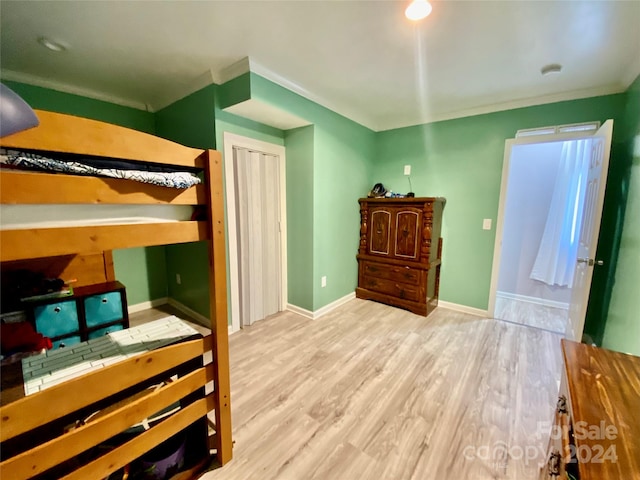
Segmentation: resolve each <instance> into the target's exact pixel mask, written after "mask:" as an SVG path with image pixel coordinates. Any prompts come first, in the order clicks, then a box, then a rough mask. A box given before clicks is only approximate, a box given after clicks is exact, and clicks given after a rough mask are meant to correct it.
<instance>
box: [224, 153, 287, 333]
mask: <svg viewBox="0 0 640 480" xmlns="http://www.w3.org/2000/svg"><path fill="white" fill-rule="evenodd" d="M279 161H280V159H279V157H277V156H275V155H268V154H265V153H262V152H256V151H252V150H249V149H246V148H240V147H233V169H234V173H235V180H236V181H235V190H236V225H237V226H238V230H237V233H238V237H237V242H238V243H237V246H238V256H237V261H238V273H239V279H238V280H239V286H240V292H239V299H240V312H239V313H240V325H241V326H248V325H251V324H253V323H254V322H256V321H257V320H261V319H263V318H265V317H268V316H269V315H272V314H274V313H277V312H279V311H280V310H282V306H281V305H280V228H279V225H280V198H279V192H280V179H279V176H278V173H279V171H280V169H279V165H278V164H279Z"/></svg>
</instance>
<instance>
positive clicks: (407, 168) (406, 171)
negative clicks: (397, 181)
mask: <svg viewBox="0 0 640 480" xmlns="http://www.w3.org/2000/svg"><path fill="white" fill-rule="evenodd" d="M404 174H405V175H411V165H405V166H404Z"/></svg>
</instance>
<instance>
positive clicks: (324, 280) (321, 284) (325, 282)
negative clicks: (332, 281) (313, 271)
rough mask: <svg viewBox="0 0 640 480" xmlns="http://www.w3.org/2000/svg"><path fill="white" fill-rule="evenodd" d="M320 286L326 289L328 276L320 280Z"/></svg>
mask: <svg viewBox="0 0 640 480" xmlns="http://www.w3.org/2000/svg"><path fill="white" fill-rule="evenodd" d="M320 286H321V287H322V288H324V287H326V286H327V277H326V276H323V277H322V278H321V279H320Z"/></svg>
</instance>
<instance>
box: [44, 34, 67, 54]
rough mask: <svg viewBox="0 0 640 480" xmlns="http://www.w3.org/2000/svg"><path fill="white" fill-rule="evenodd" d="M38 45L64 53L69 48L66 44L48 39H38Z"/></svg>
mask: <svg viewBox="0 0 640 480" xmlns="http://www.w3.org/2000/svg"><path fill="white" fill-rule="evenodd" d="M38 43H39V44H40V45H42V46H43V47H44V48H48V49H49V50H51V51H52V52H64V51H65V50H66V49H67V46H66V45H65V44H64V43H61V42H57V41H55V40H51V39H50V38H47V37H40V38H38Z"/></svg>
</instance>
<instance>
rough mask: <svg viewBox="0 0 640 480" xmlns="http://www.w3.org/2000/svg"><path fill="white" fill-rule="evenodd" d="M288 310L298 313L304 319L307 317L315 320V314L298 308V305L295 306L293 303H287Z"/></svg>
mask: <svg viewBox="0 0 640 480" xmlns="http://www.w3.org/2000/svg"><path fill="white" fill-rule="evenodd" d="M287 310H289V311H290V312H293V313H297V314H298V315H302V316H303V317H306V318H308V319H310V320H313V312H312V311H310V310H307V309H305V308H302V307H298V306H297V305H293V304H291V303H287Z"/></svg>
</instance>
